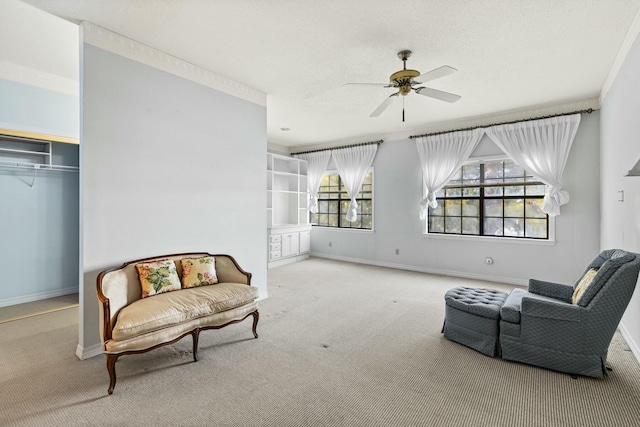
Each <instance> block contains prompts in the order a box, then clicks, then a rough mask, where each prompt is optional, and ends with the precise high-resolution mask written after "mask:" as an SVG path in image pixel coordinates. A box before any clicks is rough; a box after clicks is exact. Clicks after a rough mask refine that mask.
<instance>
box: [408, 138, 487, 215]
mask: <svg viewBox="0 0 640 427" xmlns="http://www.w3.org/2000/svg"><path fill="white" fill-rule="evenodd" d="M483 134H484V130H483V129H474V130H470V131H460V132H451V133H445V134H440V135H430V136H426V137H421V138H418V140H417V141H416V145H417V146H418V156H419V158H420V164H421V165H422V177H423V179H424V187H425V190H426V194H425V196H424V198H423V199H422V201H421V202H420V219H425V218H426V217H427V209H428V207H429V206H431V207H432V208H437V207H438V201H437V200H436V192H437V191H439V190H440V189H442V187H444V186H445V185H446V184H447V182H449V181H450V180H451V178H452V177H453V175H455V173H456V172H457V171H458V169H460V167H461V166H462V164H463V163H464V162H465V161H467V159H468V158H469V156H470V155H471V153H472V152H473V149H474V148H476V146H477V145H478V142H479V141H480V138H482V135H483Z"/></svg>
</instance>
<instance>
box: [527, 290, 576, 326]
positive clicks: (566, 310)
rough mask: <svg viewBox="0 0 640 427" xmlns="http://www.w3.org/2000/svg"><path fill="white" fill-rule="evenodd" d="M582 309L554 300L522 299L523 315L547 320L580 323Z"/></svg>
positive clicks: (528, 297)
mask: <svg viewBox="0 0 640 427" xmlns="http://www.w3.org/2000/svg"><path fill="white" fill-rule="evenodd" d="M581 311H582V307H580V306H577V305H572V304H568V303H566V302H561V301H554V300H552V299H544V300H543V299H540V298H531V297H530V296H525V297H523V298H522V315H523V316H532V317H542V318H545V319H554V320H562V321H569V322H580V313H581Z"/></svg>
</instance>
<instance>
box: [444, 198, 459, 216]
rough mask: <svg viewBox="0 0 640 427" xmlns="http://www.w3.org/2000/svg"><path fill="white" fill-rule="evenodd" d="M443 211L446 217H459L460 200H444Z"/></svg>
mask: <svg viewBox="0 0 640 427" xmlns="http://www.w3.org/2000/svg"><path fill="white" fill-rule="evenodd" d="M444 211H445V215H446V216H460V215H461V214H462V204H461V201H460V200H445V202H444Z"/></svg>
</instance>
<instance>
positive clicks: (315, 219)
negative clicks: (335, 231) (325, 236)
mask: <svg viewBox="0 0 640 427" xmlns="http://www.w3.org/2000/svg"><path fill="white" fill-rule="evenodd" d="M309 222H310V223H311V224H317V223H318V214H317V213H314V214H311V218H310V219H309Z"/></svg>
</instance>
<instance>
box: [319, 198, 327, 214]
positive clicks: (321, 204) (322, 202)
mask: <svg viewBox="0 0 640 427" xmlns="http://www.w3.org/2000/svg"><path fill="white" fill-rule="evenodd" d="M327 212H329V202H328V201H326V200H320V201H319V202H318V213H321V214H323V213H327Z"/></svg>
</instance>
